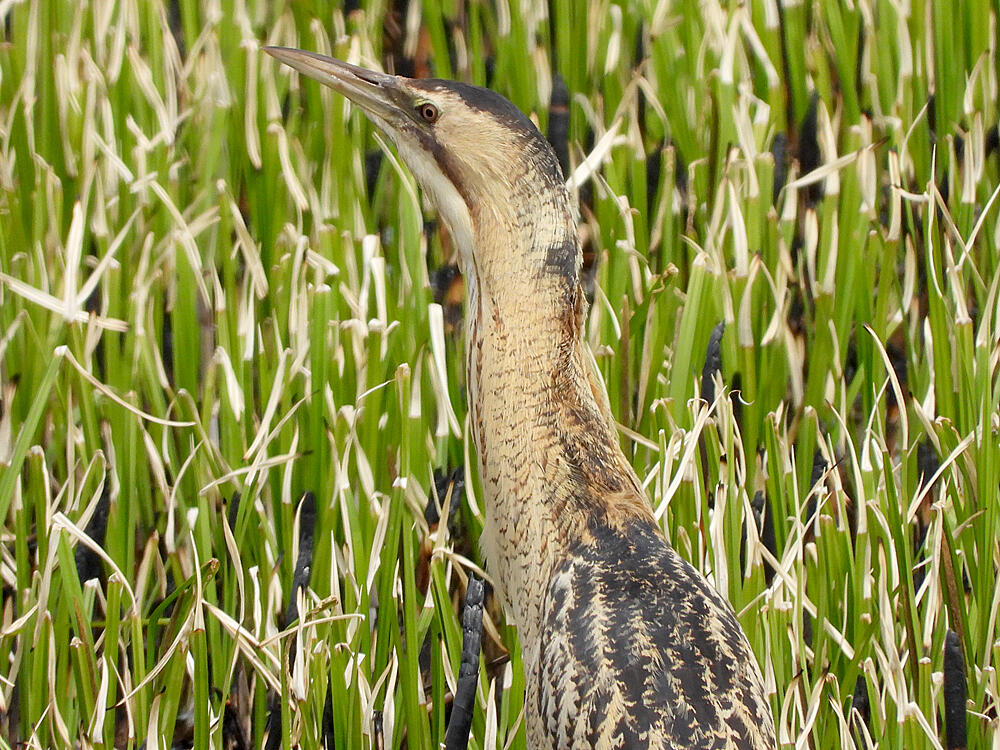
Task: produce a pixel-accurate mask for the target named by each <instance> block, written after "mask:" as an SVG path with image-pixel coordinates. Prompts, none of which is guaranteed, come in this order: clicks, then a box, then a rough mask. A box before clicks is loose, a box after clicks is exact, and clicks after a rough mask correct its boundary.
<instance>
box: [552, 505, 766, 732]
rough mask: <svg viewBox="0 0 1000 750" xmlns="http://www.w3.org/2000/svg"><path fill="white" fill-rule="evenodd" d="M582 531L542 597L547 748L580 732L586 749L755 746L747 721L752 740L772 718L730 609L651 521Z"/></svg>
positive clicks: (598, 526)
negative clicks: (609, 742) (585, 537)
mask: <svg viewBox="0 0 1000 750" xmlns="http://www.w3.org/2000/svg"><path fill="white" fill-rule="evenodd" d="M590 531H591V534H592V538H593V541H592V542H591V543H580V544H577V545H575V546H574V547H571V548H570V550H569V555H568V556H567V558H566V559H565V560H564V561H563V562H561V563H560V564H559V565H558V566H557V568H556V569H555V571H554V572H553V576H552V578H551V584H550V586H549V590H548V592H547V597H546V603H545V607H546V616H545V617H544V623H545V625H544V626H543V629H542V639H541V652H540V654H539V659H540V670H539V676H538V679H539V682H540V685H539V689H538V709H539V712H540V713H541V715H542V716H543V717H545V719H546V721H547V726H548V730H549V736H550V737H551V738H552V747H553V748H556V747H560V746H563V745H562V743H564V742H565V741H567V740H568V739H569V738H572V737H574V736H578V735H579V734H580V732H581V731H582V733H583V734H584V736H586V738H587V742H588V743H589V745H590V746H591V747H597V746H599V745H600V743H601V742H602V741H606V738H608V737H616V738H618V741H617V742H615V744H614V745H613V746H615V747H623V748H640V747H641V748H650V747H675V748H686V749H691V750H695V749H701V748H706V749H707V748H725V747H731V748H735V749H737V750H753V749H754V748H757V747H759V745H758V744H756V742H755V740H754V732H753V731H752V730H751V728H750V727H749V726H748V719H749V720H750V721H753V722H755V723H756V724H757V726H758V732H757V734H758V735H759V734H760V732H759V728H761V727H765V726H767V727H769V726H770V718H769V716H768V714H767V704H766V702H765V701H764V697H763V695H761V694H760V692H759V689H758V688H757V687H756V682H755V679H754V673H753V671H752V670H751V667H750V665H751V664H752V663H753V661H752V660H753V656H752V654H751V653H750V650H749V647H748V645H747V644H746V641H745V640H744V639H743V636H742V633H741V631H740V629H739V625H738V623H737V622H736V618H735V616H734V615H733V613H732V610H731V609H730V608H729V605H728V604H726V602H725V601H724V600H723V599H722V597H721V596H719V594H718V593H717V592H716V591H715V590H714V589H712V588H711V587H710V586H709V585H708V583H707V582H706V581H705V580H704V579H703V578H702V577H701V576H700V575H699V574H698V573H697V572H696V571H695V570H694V568H692V567H691V566H690V565H689V564H688V563H687V562H685V561H684V560H683V559H682V558H681V557H680V556H678V555H677V554H676V552H674V551H673V550H672V549H671V548H670V547H669V546H668V545H667V543H666V542H665V541H664V540H663V538H662V537H661V536H660V534H659V532H658V531H657V529H656V528H655V527H654V526H653V525H652V524H651V523H650V522H647V521H644V520H636V521H634V522H633V523H631V524H629V525H628V526H626V527H625V528H623V529H618V528H614V527H610V526H602V525H594V526H592V527H591V529H590ZM569 683H572V684H569ZM574 693H575V694H576V699H575V700H574V701H573V703H572V704H571V705H569V706H567V705H566V701H565V700H564V698H565V696H567V695H573V694H574ZM561 698H562V700H561ZM619 703H620V705H621V707H622V709H623V710H622V711H619V712H617V713H616V712H615V711H614V710H610V709H609V707H614V706H616V705H618V704H619ZM739 704H743V705H746V706H749V707H750V710H751V711H752V714H751V715H750V716H749V717H748V716H746V715H741V714H740V712H739V711H738V710H730V709H732V708H733V707H734V706H735V705H739ZM657 736H659V737H660V738H661V740H660V741H658V742H655V743H654V744H651V738H653V737H657ZM727 743H729V744H727Z"/></svg>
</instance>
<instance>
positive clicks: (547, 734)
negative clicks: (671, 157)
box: [266, 47, 775, 750]
mask: <svg viewBox="0 0 1000 750" xmlns="http://www.w3.org/2000/svg"><path fill="white" fill-rule="evenodd" d="M266 51H267V52H269V53H270V54H271V55H273V56H274V57H276V58H278V59H279V60H281V61H282V62H284V63H286V64H288V65H290V66H292V67H293V68H295V69H297V70H299V71H300V72H301V73H304V74H305V75H308V76H310V77H312V78H315V79H316V80H318V81H321V82H322V83H325V84H327V85H328V86H330V87H331V88H333V89H335V90H336V91H339V92H340V93H342V94H343V95H345V96H346V97H348V98H349V99H351V100H352V101H353V102H354V103H355V104H357V105H358V106H359V107H360V108H361V109H362V110H364V112H365V114H367V115H368V117H369V118H370V119H371V120H372V121H373V122H374V123H375V125H376V126H378V127H379V128H380V129H381V130H382V131H383V132H384V133H385V134H386V135H387V136H388V137H389V138H390V139H391V140H392V141H393V142H394V143H395V145H396V147H397V149H398V150H399V154H400V156H401V157H402V159H403V160H404V161H405V162H406V163H407V165H408V166H409V167H410V169H411V170H412V171H413V173H414V175H415V176H416V178H417V180H418V182H419V183H420V184H421V186H422V187H423V189H424V190H425V191H426V192H427V193H428V194H429V196H430V197H431V199H432V201H433V202H434V203H435V205H436V206H437V208H438V210H439V211H440V213H441V216H442V218H443V219H444V221H445V222H446V223H447V225H448V227H449V229H450V231H451V234H452V237H453V238H454V240H455V243H456V245H457V247H458V248H459V250H460V251H461V254H462V259H463V264H464V267H465V275H466V279H467V282H468V287H469V307H468V311H467V318H468V325H469V331H468V352H467V354H468V370H467V371H468V381H469V383H468V385H469V389H468V392H469V410H470V417H471V425H472V435H473V438H474V440H475V443H476V448H477V451H478V455H479V462H480V463H479V470H480V473H481V476H482V482H483V488H484V492H485V495H486V497H485V507H486V527H485V530H484V538H483V540H482V545H483V549H484V552H485V555H486V559H487V565H488V568H489V570H490V571H491V573H492V575H493V579H494V581H495V582H496V583H497V584H498V593H499V594H500V595H501V597H502V598H503V600H504V601H505V604H506V608H507V612H508V613H509V616H510V619H511V620H512V621H513V622H514V624H515V625H517V628H518V631H519V633H520V637H521V644H522V650H523V655H524V665H525V671H526V675H525V677H526V684H527V694H526V696H525V702H526V706H525V720H526V724H527V732H528V745H529V747H533V748H663V749H666V748H674V749H679V748H720V749H721V748H736V749H738V750H762V749H763V748H768V750H773V748H774V747H775V738H774V725H773V721H772V718H771V715H770V710H769V708H768V704H767V700H766V699H765V696H764V689H763V685H762V682H761V677H760V671H759V669H758V667H757V664H756V662H755V661H754V656H753V654H752V652H751V650H750V647H749V645H748V644H747V641H746V638H745V636H744V635H743V632H742V630H741V629H740V626H739V623H738V622H737V621H736V618H735V616H734V614H733V611H732V608H731V607H730V606H729V604H728V603H727V602H726V601H725V600H724V599H723V598H722V597H721V596H720V595H719V594H718V593H717V592H716V591H715V590H714V589H713V588H712V587H711V586H710V585H709V584H708V582H707V581H706V580H705V578H704V577H703V576H702V575H701V574H700V573H699V572H697V571H696V570H695V569H694V568H693V567H692V566H691V565H689V564H688V563H687V562H685V561H684V560H683V559H681V557H680V556H679V555H677V553H676V552H675V551H674V550H673V549H672V548H671V547H670V546H669V545H668V544H667V542H666V541H665V540H664V538H663V534H662V532H661V531H660V529H659V527H658V526H657V524H656V521H655V520H654V518H653V515H652V513H651V511H650V509H649V505H648V502H647V500H646V498H645V496H644V494H643V492H642V488H641V485H640V483H639V480H638V478H637V477H636V475H635V473H634V472H633V471H632V468H631V466H630V465H629V463H628V461H627V460H626V459H625V456H624V455H623V454H622V452H621V449H620V448H619V445H618V439H617V434H616V429H615V425H614V421H613V419H612V417H611V413H610V410H609V408H608V403H607V397H606V395H605V392H604V388H603V385H602V384H601V382H600V380H599V377H598V376H597V375H596V371H595V368H594V367H593V364H592V360H591V358H590V354H589V352H588V350H587V347H586V344H585V343H584V341H583V335H582V330H583V320H584V316H585V312H586V302H585V301H584V298H583V294H582V292H581V288H580V263H581V258H580V243H579V239H578V237H577V231H576V222H575V217H574V213H573V209H572V206H571V203H570V198H569V195H568V193H567V191H566V188H565V186H564V183H563V177H562V172H561V170H560V168H559V165H558V163H557V161H556V157H555V155H554V153H553V151H552V149H551V147H550V146H549V144H548V143H547V142H546V140H545V139H544V138H543V137H542V135H541V134H540V133H539V132H538V130H537V129H536V128H535V126H534V125H532V123H531V122H530V121H529V120H528V119H527V118H526V117H525V116H524V115H523V114H522V113H521V112H520V111H519V110H517V108H516V107H514V105H513V104H511V103H510V102H509V101H507V100H506V99H504V98H503V97H501V96H499V95H497V94H494V93H492V92H490V91H487V90H485V89H481V88H477V87H475V86H469V85H467V84H461V83H456V82H452V81H440V80H413V79H407V78H401V77H397V76H390V75H385V74H382V73H375V72H372V71H369V70H365V69H363V68H358V67H356V66H353V65H348V64H346V63H343V62H340V61H338V60H333V59H331V58H328V57H324V56H321V55H315V54H312V53H309V52H302V51H298V50H288V49H279V48H272V47H269V48H266Z"/></svg>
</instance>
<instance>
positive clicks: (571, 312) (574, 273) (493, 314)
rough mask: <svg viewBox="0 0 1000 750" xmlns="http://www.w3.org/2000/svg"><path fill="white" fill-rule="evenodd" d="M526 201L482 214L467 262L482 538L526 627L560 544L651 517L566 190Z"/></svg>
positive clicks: (470, 369)
mask: <svg viewBox="0 0 1000 750" xmlns="http://www.w3.org/2000/svg"><path fill="white" fill-rule="evenodd" d="M526 203H528V204H529V205H530V206H531V208H523V207H515V208H514V209H513V213H515V214H516V215H517V221H512V220H511V219H510V216H509V215H508V216H506V217H496V219H497V220H496V221H492V220H491V219H492V218H493V217H483V216H480V217H478V218H479V219H480V221H479V222H477V237H476V241H477V247H476V248H475V253H474V257H473V258H472V260H473V263H474V265H473V267H472V268H468V269H467V270H468V272H469V273H468V278H469V280H470V299H469V302H470V305H469V311H468V320H469V338H468V358H469V361H468V377H469V403H470V410H471V415H470V416H471V420H472V422H471V424H472V434H473V437H474V440H475V443H476V448H477V450H478V453H479V460H480V472H481V477H482V481H483V490H484V494H485V506H486V521H487V529H486V531H487V533H486V534H484V548H485V553H486V556H487V561H488V564H489V565H490V567H491V568H492V570H493V575H494V577H495V580H496V581H497V582H498V583H499V584H500V586H501V587H502V588H503V589H506V591H507V592H508V594H507V596H506V599H507V602H508V606H509V607H510V608H511V611H512V614H513V615H514V619H515V622H516V623H517V625H518V626H519V627H520V628H522V631H525V632H522V637H524V636H527V635H531V634H530V633H528V632H527V630H528V629H530V628H531V627H533V626H534V625H533V623H535V622H537V617H534V616H533V613H532V610H533V609H536V608H537V606H538V605H539V600H538V596H539V595H540V592H542V591H544V588H545V586H544V584H545V581H546V580H547V576H548V571H549V568H550V565H551V561H552V560H553V559H555V556H557V555H558V554H559V553H560V551H561V550H564V549H566V548H567V547H568V546H569V545H570V544H571V543H572V542H574V541H576V540H577V539H579V538H582V537H584V536H585V535H587V533H588V531H587V529H588V527H589V526H590V525H591V524H593V523H595V522H597V523H617V522H622V521H624V519H625V518H626V517H635V516H636V515H645V516H647V517H648V516H649V510H648V506H646V504H645V501H644V499H643V498H642V493H641V489H640V488H639V483H638V480H637V479H636V477H635V474H634V472H633V471H632V469H631V467H630V466H629V464H628V462H627V461H626V459H625V457H624V455H623V454H622V452H621V450H620V448H619V447H618V442H617V433H616V429H615V427H614V422H613V420H612V418H611V415H610V412H609V411H608V409H607V405H606V398H605V397H604V396H603V389H602V388H601V386H600V385H599V383H598V381H597V379H596V374H595V373H594V372H593V369H592V367H591V366H590V359H589V354H588V353H587V350H586V348H585V343H584V341H583V336H582V326H583V318H584V313H585V308H586V303H585V301H584V299H583V295H582V291H581V288H580V283H579V269H580V248H579V241H578V238H577V234H576V227H575V225H574V222H573V218H572V214H571V212H570V209H569V205H568V198H567V197H566V196H565V192H564V191H562V190H561V186H559V189H558V190H555V189H553V190H552V191H550V192H549V193H545V194H542V195H535V196H534V199H533V201H531V202H526ZM468 260H469V258H468V257H467V262H468ZM536 579H541V580H536ZM524 640H526V641H527V640H528V639H527V638H525V639H524Z"/></svg>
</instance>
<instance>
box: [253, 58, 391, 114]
mask: <svg viewBox="0 0 1000 750" xmlns="http://www.w3.org/2000/svg"><path fill="white" fill-rule="evenodd" d="M264 51H265V52H266V53H267V54H269V55H271V57H274V58H276V59H277V60H279V61H280V62H283V63H284V64H285V65H288V66H289V67H292V68H295V69H296V70H297V71H299V72H300V73H302V74H303V75H306V76H309V77H310V78H313V79H315V80H317V81H319V82H320V83H322V84H325V85H327V86H329V87H330V88H332V89H333V90H334V91H336V92H338V93H340V94H343V95H344V96H346V97H347V98H348V99H350V100H351V101H352V102H354V103H355V104H356V105H358V106H359V107H360V108H361V109H362V110H363V111H364V112H365V114H367V115H369V116H372V117H375V118H378V119H377V120H376V123H378V120H381V121H382V122H384V123H393V122H396V121H397V120H398V119H399V116H400V114H401V111H400V110H401V108H400V106H399V105H398V104H396V101H397V100H398V99H399V96H400V94H402V93H403V87H402V86H401V85H400V83H399V79H398V78H397V77H396V76H392V75H388V74H387V73H376V72H375V71H373V70H367V69H366V68H359V67H358V66H357V65H351V64H350V63H346V62H343V61H342V60H336V59H334V58H332V57H327V56H326V55H319V54H316V53H315V52H306V51H305V50H301V49H289V48H288V47H264Z"/></svg>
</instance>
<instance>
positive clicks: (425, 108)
mask: <svg viewBox="0 0 1000 750" xmlns="http://www.w3.org/2000/svg"><path fill="white" fill-rule="evenodd" d="M417 111H418V112H419V113H420V116H421V117H422V118H424V122H431V123H433V122H437V118H438V116H439V115H440V114H441V113H440V112H438V108H437V107H435V106H434V105H433V104H431V103H430V102H424V103H423V104H421V105H420V106H419V107H417Z"/></svg>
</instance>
